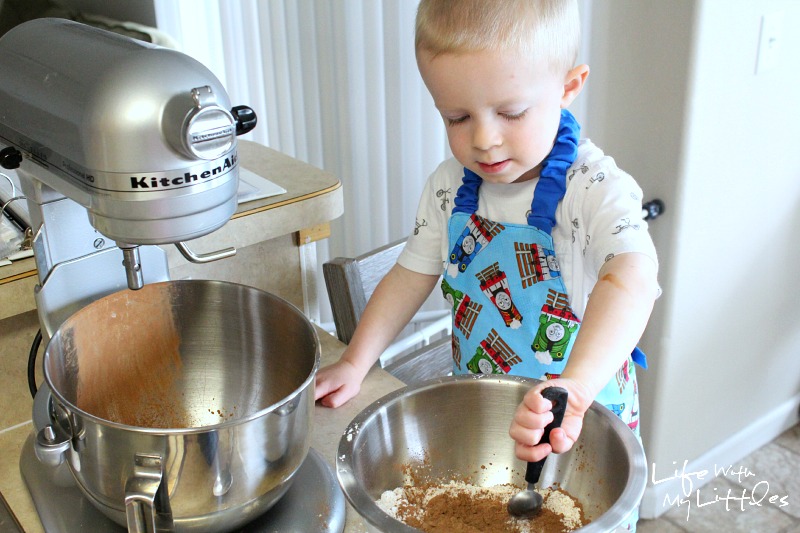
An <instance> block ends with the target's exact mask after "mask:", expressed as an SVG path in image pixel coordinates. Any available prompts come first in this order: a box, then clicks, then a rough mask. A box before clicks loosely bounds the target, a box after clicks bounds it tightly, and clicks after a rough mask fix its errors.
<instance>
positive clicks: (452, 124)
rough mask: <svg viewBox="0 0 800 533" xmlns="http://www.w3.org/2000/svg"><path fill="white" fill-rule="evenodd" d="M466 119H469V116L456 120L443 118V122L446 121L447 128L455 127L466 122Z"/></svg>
mask: <svg viewBox="0 0 800 533" xmlns="http://www.w3.org/2000/svg"><path fill="white" fill-rule="evenodd" d="M468 118H469V115H464V116H461V117H456V118H450V117H445V120H446V121H447V125H448V126H456V125H458V124H461V123H462V122H464V121H466V120H467V119H468Z"/></svg>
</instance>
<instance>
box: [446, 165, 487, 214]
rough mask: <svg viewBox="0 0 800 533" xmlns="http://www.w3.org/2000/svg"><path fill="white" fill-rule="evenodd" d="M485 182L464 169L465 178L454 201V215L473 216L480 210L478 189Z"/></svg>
mask: <svg viewBox="0 0 800 533" xmlns="http://www.w3.org/2000/svg"><path fill="white" fill-rule="evenodd" d="M482 182H483V180H482V179H481V177H480V176H478V175H477V174H475V173H474V172H473V171H471V170H470V169H468V168H467V167H464V177H463V178H462V180H461V186H460V187H459V188H458V192H457V193H456V197H455V199H454V200H453V204H454V207H453V213H466V214H468V215H471V214H473V213H474V212H475V211H477V210H478V189H479V188H480V186H481V183H482Z"/></svg>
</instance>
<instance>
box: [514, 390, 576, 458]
mask: <svg viewBox="0 0 800 533" xmlns="http://www.w3.org/2000/svg"><path fill="white" fill-rule="evenodd" d="M548 387H563V388H565V389H567V392H568V393H569V398H568V401H567V409H566V411H565V413H564V420H563V422H561V427H560V428H556V429H553V430H552V431H551V432H550V444H539V440H541V438H542V434H543V433H544V428H545V426H547V424H549V423H550V422H552V421H553V414H552V412H551V409H552V407H553V406H552V404H551V403H550V401H549V400H546V399H544V398H543V397H542V394H541V391H542V390H543V389H546V388H548ZM591 404H592V396H591V395H590V394H589V391H588V389H587V388H586V387H585V386H584V385H583V384H581V383H580V382H578V381H575V380H572V379H563V378H559V379H550V380H547V381H545V382H543V383H540V384H537V385H536V386H535V387H533V388H532V389H531V390H529V391H528V392H527V393H526V394H525V397H524V398H523V399H522V403H521V404H520V405H519V406H518V407H517V410H516V412H515V413H514V420H513V422H512V423H511V428H510V429H509V431H508V434H509V435H510V436H511V438H512V439H514V440H515V441H516V446H515V449H514V451H515V453H516V456H517V457H518V458H519V459H521V460H523V461H528V462H536V461H539V460H541V459H544V458H545V457H546V456H547V455H548V454H549V453H550V452H551V451H552V452H555V453H564V452H566V451H569V450H570V449H571V448H572V445H573V444H575V441H577V440H578V436H579V435H580V433H581V429H582V428H583V415H584V413H586V411H587V410H588V409H589V406H590V405H591Z"/></svg>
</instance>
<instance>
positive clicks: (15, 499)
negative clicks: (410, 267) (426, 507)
mask: <svg viewBox="0 0 800 533" xmlns="http://www.w3.org/2000/svg"><path fill="white" fill-rule="evenodd" d="M317 333H318V335H319V338H320V344H321V347H322V359H321V364H322V365H323V366H324V365H326V364H330V363H332V362H334V361H336V360H337V359H338V358H339V355H340V354H341V352H342V350H343V349H344V344H342V343H341V342H339V340H338V339H336V338H335V337H333V336H331V335H329V334H328V333H326V332H325V331H323V330H321V329H318V331H317ZM12 378H13V376H11V375H9V373H7V372H3V373H2V374H0V402H2V405H4V406H12V405H13V406H17V407H21V406H23V405H26V406H27V407H28V409H30V404H31V401H30V397H29V396H28V397H15V396H14V395H12V394H9V393H8V391H9V390H11V389H12V388H11V387H10V386H9V385H10V383H8V382H10V381H11V380H12ZM401 386H403V383H402V382H401V381H399V380H397V379H396V378H394V377H393V376H391V375H390V374H388V373H387V372H385V371H383V370H381V369H380V368H378V367H375V368H374V369H373V370H372V371H371V372H370V373H369V374H368V375H367V378H366V379H365V380H364V383H363V385H362V387H361V393H360V394H359V395H358V396H357V397H355V398H353V399H352V400H350V401H349V402H348V403H347V404H345V405H344V406H342V407H340V408H338V409H328V408H325V407H320V406H316V407H315V408H314V409H315V412H314V427H313V430H312V431H313V433H312V438H311V446H312V447H313V448H314V449H315V450H317V451H318V452H319V453H320V454H322V455H323V456H324V457H325V459H326V460H327V461H328V463H329V464H330V465H331V467H332V468H335V464H336V451H337V448H338V446H339V440H340V439H341V437H342V435H343V434H344V430H345V429H346V427H347V425H348V424H349V423H350V421H351V420H352V419H353V418H355V416H356V415H357V414H358V413H360V412H361V411H362V410H363V409H364V408H366V407H367V406H368V405H369V404H371V403H372V402H374V401H375V400H377V399H378V398H380V397H382V396H384V395H386V394H388V393H389V392H391V391H393V390H396V389H398V388H400V387H401ZM32 430H33V425H32V423H31V422H24V423H21V424H18V425H17V426H16V427H12V428H9V429H6V430H3V431H2V432H0V446H2V449H3V450H4V453H3V454H2V455H0V493H2V494H3V496H4V497H5V499H6V500H7V502H8V504H9V506H10V507H11V510H12V512H13V513H14V514H15V516H16V517H17V520H18V521H19V523H20V524H21V525H22V527H23V529H24V530H25V531H26V532H27V533H35V532H41V531H44V530H43V528H42V525H41V522H40V521H39V518H38V516H37V515H36V511H35V509H34V507H33V501H32V500H31V497H30V495H29V494H28V491H27V489H26V488H25V484H24V482H23V480H22V477H21V474H20V471H19V457H20V454H21V452H22V445H23V444H24V442H25V440H26V439H27V437H28V435H29V434H30V433H31V432H32ZM346 512H347V517H346V523H345V529H344V531H345V533H364V532H366V526H365V524H364V522H363V520H362V519H361V517H360V516H359V515H358V513H357V512H356V511H355V510H354V509H353V508H352V507H351V506H350V504H349V503H348V504H347V511H346Z"/></svg>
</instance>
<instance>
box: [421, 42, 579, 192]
mask: <svg viewBox="0 0 800 533" xmlns="http://www.w3.org/2000/svg"><path fill="white" fill-rule="evenodd" d="M418 63H419V69H420V73H421V74H422V78H423V80H424V81H425V85H426V86H427V87H428V90H429V91H430V93H431V95H432V96H433V101H434V103H435V104H436V107H437V109H439V112H440V113H441V115H442V118H443V119H444V124H445V128H446V130H447V138H448V140H449V142H450V149H451V150H452V152H453V155H454V156H455V158H456V159H457V160H458V161H459V162H460V163H461V164H462V165H463V166H465V167H467V168H468V169H470V170H472V171H473V172H475V173H476V174H478V175H479V176H480V177H481V178H483V179H484V180H485V181H488V182H491V183H512V182H516V181H526V180H529V179H532V178H535V177H537V176H538V175H539V167H540V163H541V162H542V160H543V159H544V158H545V157H547V154H549V153H550V150H551V149H552V147H553V142H554V141H555V137H556V132H557V131H558V125H559V120H560V117H561V107H562V105H566V103H568V102H566V100H565V96H564V95H565V88H564V87H565V86H564V83H565V80H564V78H563V77H560V76H558V75H556V74H554V73H553V72H551V71H550V70H549V69H548V68H546V66H544V65H535V64H532V61H530V60H527V61H525V60H522V59H521V58H520V57H518V56H516V55H513V54H500V53H497V52H492V51H482V52H471V53H463V54H442V55H439V56H437V57H431V55H430V54H428V53H426V52H424V51H421V52H420V53H419V54H418Z"/></svg>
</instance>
